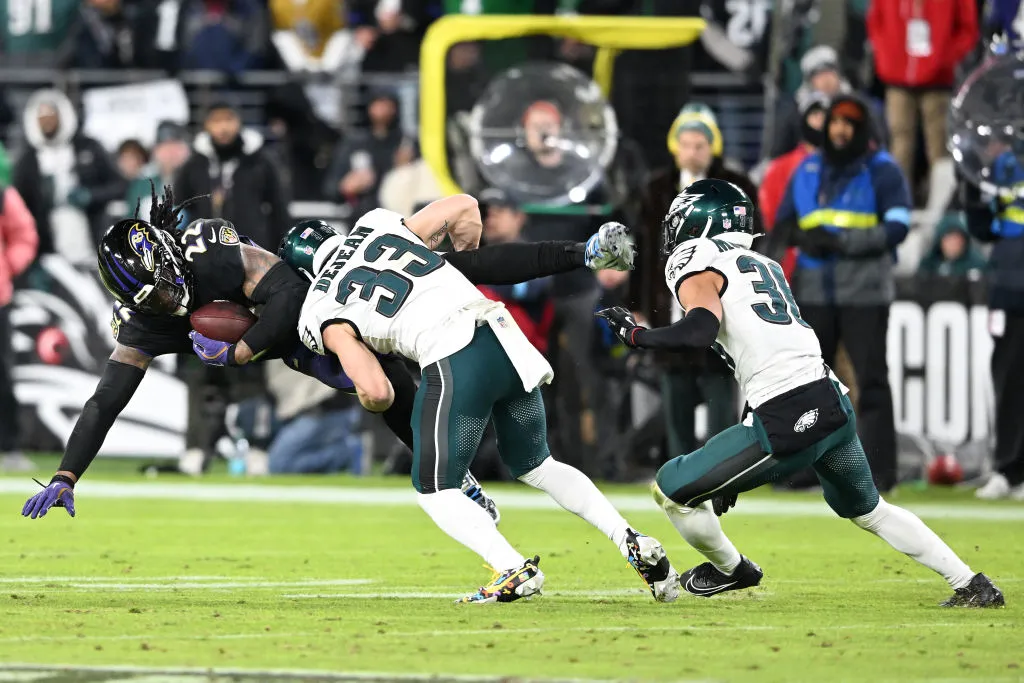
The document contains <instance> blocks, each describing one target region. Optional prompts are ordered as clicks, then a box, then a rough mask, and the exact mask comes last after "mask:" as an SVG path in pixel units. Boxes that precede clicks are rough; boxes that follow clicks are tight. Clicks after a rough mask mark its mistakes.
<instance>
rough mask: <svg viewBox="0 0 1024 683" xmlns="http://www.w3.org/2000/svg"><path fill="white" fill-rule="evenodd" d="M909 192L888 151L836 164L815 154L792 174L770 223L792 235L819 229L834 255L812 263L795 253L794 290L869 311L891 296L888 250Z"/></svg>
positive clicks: (901, 224) (905, 226) (902, 222)
mask: <svg viewBox="0 0 1024 683" xmlns="http://www.w3.org/2000/svg"><path fill="white" fill-rule="evenodd" d="M910 207H911V202H910V192H909V190H908V189H907V182H906V179H905V178H904V177H903V173H902V171H900V169H899V166H897V165H896V162H895V161H893V159H892V157H890V156H889V154H888V153H887V152H884V151H879V152H869V153H868V154H867V155H865V156H864V158H863V159H861V160H859V161H856V162H854V163H851V164H848V165H846V166H842V167H835V166H832V165H830V164H828V163H827V162H826V161H825V160H824V159H823V157H822V156H821V154H812V155H811V156H809V157H807V158H806V159H804V160H803V161H802V162H801V164H800V165H799V166H798V167H797V169H796V171H795V172H794V173H793V177H792V178H791V179H790V182H789V186H788V187H787V188H786V194H785V195H784V196H783V198H782V204H781V205H780V206H779V210H778V213H777V214H776V222H777V223H779V224H782V223H783V222H790V223H795V224H796V229H798V230H813V229H815V228H823V229H825V230H828V231H829V232H834V233H837V234H838V235H839V236H840V240H839V244H840V247H841V248H840V251H839V252H838V253H836V254H833V255H831V256H828V257H825V258H821V259H815V258H811V257H810V256H807V255H806V254H800V256H799V258H798V260H797V269H796V271H795V273H794V277H793V279H794V283H793V285H794V286H793V291H794V293H795V294H796V298H797V300H798V301H800V302H801V303H806V304H811V305H852V306H858V305H860V306H870V305H878V304H886V303H889V302H891V301H892V299H893V297H894V296H895V287H894V284H893V275H892V267H893V263H894V262H895V253H894V249H895V248H896V246H897V245H898V244H899V243H900V242H902V241H903V240H904V238H906V236H907V231H908V230H909V227H910Z"/></svg>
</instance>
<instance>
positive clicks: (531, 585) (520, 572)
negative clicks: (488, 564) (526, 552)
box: [455, 556, 544, 604]
mask: <svg viewBox="0 0 1024 683" xmlns="http://www.w3.org/2000/svg"><path fill="white" fill-rule="evenodd" d="M538 564H540V557H536V556H535V557H534V558H533V559H532V560H527V561H526V562H524V563H523V565H522V566H521V567H516V568H515V569H509V570H508V571H505V572H498V571H494V577H493V578H492V579H491V582H490V583H489V584H487V585H486V586H481V587H480V590H478V591H477V592H476V593H472V594H470V595H466V596H464V597H462V598H459V599H458V600H456V601H455V603H456V604H461V603H476V604H483V603H488V602H513V601H515V600H518V599H519V598H528V597H530V596H531V595H537V594H539V593H540V590H541V588H543V587H544V572H542V571H541V570H540V569H539V568H538V567H537V565H538ZM492 571H493V570H492Z"/></svg>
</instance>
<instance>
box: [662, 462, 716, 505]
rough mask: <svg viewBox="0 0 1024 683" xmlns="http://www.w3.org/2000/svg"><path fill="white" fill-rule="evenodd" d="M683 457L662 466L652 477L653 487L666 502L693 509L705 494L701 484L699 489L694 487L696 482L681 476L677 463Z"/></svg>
mask: <svg viewBox="0 0 1024 683" xmlns="http://www.w3.org/2000/svg"><path fill="white" fill-rule="evenodd" d="M683 457H684V456H679V457H678V458H673V459H672V460H670V461H668V462H667V463H665V464H664V465H662V466H661V469H659V470H658V474H657V475H655V477H654V485H655V486H656V487H657V489H658V491H659V492H660V494H661V495H662V496H664V497H665V499H666V500H669V501H671V502H672V503H675V504H676V505H682V506H688V507H693V506H695V505H696V504H698V503H700V501H699V500H697V499H698V498H700V497H702V496H704V495H705V494H706V493H707V492H706V491H705V490H703V488H704V487H703V482H702V483H701V486H700V487H697V486H694V484H695V483H697V482H695V481H694V480H692V479H690V478H689V477H686V476H685V475H683V473H682V468H681V467H680V466H679V465H680V463H679V461H680V460H681V459H682V458H683ZM698 488H699V489H700V490H698ZM656 495H657V494H656ZM655 500H657V498H655Z"/></svg>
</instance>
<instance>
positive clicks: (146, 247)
mask: <svg viewBox="0 0 1024 683" xmlns="http://www.w3.org/2000/svg"><path fill="white" fill-rule="evenodd" d="M128 242H129V243H130V244H131V245H132V251H134V252H135V253H136V254H138V255H139V258H141V259H142V265H143V266H145V268H146V270H148V271H150V272H152V271H153V269H154V268H155V267H156V260H155V257H154V256H153V241H152V240H151V239H150V238H149V231H147V230H146V228H144V227H142V226H141V225H140V224H138V223H136V224H135V225H133V226H132V227H131V229H130V230H128Z"/></svg>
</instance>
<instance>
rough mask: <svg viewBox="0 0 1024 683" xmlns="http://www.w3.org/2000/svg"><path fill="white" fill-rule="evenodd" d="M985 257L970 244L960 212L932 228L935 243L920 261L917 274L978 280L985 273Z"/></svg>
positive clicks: (964, 221) (952, 213) (950, 215)
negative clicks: (974, 278)
mask: <svg viewBox="0 0 1024 683" xmlns="http://www.w3.org/2000/svg"><path fill="white" fill-rule="evenodd" d="M985 267H986V263H985V257H984V256H982V254H981V252H980V251H979V250H978V248H977V247H975V246H974V245H973V244H972V243H971V237H970V234H969V233H968V232H967V222H966V220H965V218H964V213H963V212H962V211H950V212H948V213H947V214H946V215H945V216H943V217H942V220H941V221H939V224H938V226H937V227H936V228H935V242H934V243H933V244H932V248H931V250H930V251H929V252H928V253H927V254H925V255H924V258H922V259H921V264H920V265H919V266H918V269H917V272H918V273H921V274H922V275H942V276H947V277H967V276H969V275H971V276H979V275H980V274H981V272H982V271H983V270H985Z"/></svg>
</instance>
